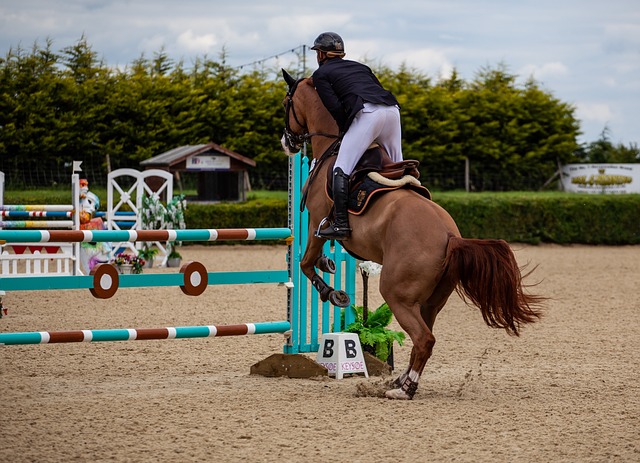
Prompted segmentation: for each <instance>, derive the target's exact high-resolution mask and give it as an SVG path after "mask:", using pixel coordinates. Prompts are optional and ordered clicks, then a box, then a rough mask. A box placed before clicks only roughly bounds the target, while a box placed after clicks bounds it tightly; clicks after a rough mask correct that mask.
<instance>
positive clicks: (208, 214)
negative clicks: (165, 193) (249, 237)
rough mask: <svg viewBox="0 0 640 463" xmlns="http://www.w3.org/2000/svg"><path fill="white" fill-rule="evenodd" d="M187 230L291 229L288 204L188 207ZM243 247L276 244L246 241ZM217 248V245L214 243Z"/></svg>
mask: <svg viewBox="0 0 640 463" xmlns="http://www.w3.org/2000/svg"><path fill="white" fill-rule="evenodd" d="M185 222H186V225H187V228H280V227H286V226H287V202H286V201H283V200H280V199H257V200H250V201H247V202H245V203H217V204H198V203H188V204H187V210H186V212H185ZM242 243H243V244H274V243H275V242H273V241H243V242H242ZM212 244H213V243H212Z"/></svg>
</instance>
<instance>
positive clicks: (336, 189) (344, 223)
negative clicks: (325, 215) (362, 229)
mask: <svg viewBox="0 0 640 463" xmlns="http://www.w3.org/2000/svg"><path fill="white" fill-rule="evenodd" d="M348 202H349V176H348V175H346V174H345V173H344V172H343V171H342V169H341V168H339V167H338V168H337V169H335V170H334V171H333V203H334V209H335V212H334V216H335V220H334V222H333V223H332V224H331V225H329V226H328V227H327V228H325V229H323V230H319V231H318V232H317V233H316V236H318V237H320V238H324V239H327V240H343V239H345V238H348V237H349V236H350V235H351V228H349V210H348Z"/></svg>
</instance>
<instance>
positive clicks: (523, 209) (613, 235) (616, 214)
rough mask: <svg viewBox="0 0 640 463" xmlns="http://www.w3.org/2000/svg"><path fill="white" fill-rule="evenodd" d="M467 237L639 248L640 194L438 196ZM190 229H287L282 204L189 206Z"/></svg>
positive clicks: (267, 201)
mask: <svg viewBox="0 0 640 463" xmlns="http://www.w3.org/2000/svg"><path fill="white" fill-rule="evenodd" d="M434 201H436V202H437V203H438V204H440V205H441V206H442V207H444V208H445V209H446V210H447V211H449V213H450V214H451V215H452V217H453V218H454V220H455V221H456V223H457V224H458V227H459V228H460V232H461V233H462V236H465V237H467V238H499V239H504V240H506V241H509V242H520V243H532V244H537V243H558V244H569V243H576V244H608V245H625V244H640V195H581V194H535V193H531V194H528V193H520V194H495V193H474V194H445V193H441V194H437V193H436V194H434ZM186 221H187V227H188V228H237V227H240V228H244V227H251V228H262V227H266V228H269V227H286V226H287V204H286V202H285V201H282V200H260V201H249V202H247V203H243V204H211V205H198V204H190V205H189V207H188V208H187V217H186Z"/></svg>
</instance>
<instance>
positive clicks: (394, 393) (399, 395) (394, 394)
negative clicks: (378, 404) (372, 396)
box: [384, 388, 413, 400]
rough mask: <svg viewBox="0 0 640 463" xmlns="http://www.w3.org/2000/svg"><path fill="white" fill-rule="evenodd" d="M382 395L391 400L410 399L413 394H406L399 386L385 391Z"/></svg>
mask: <svg viewBox="0 0 640 463" xmlns="http://www.w3.org/2000/svg"><path fill="white" fill-rule="evenodd" d="M384 396H385V397H386V398H387V399H391V400H411V399H413V396H410V395H409V394H407V393H406V392H404V391H403V390H402V389H400V388H398V389H391V390H390V391H387V392H385V393H384Z"/></svg>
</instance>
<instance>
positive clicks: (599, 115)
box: [576, 103, 613, 123]
mask: <svg viewBox="0 0 640 463" xmlns="http://www.w3.org/2000/svg"><path fill="white" fill-rule="evenodd" d="M576 115H577V116H578V119H581V120H584V121H593V122H600V123H606V122H609V121H610V120H611V119H612V118H613V111H611V108H610V107H609V105H608V104H606V103H578V104H577V105H576Z"/></svg>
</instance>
